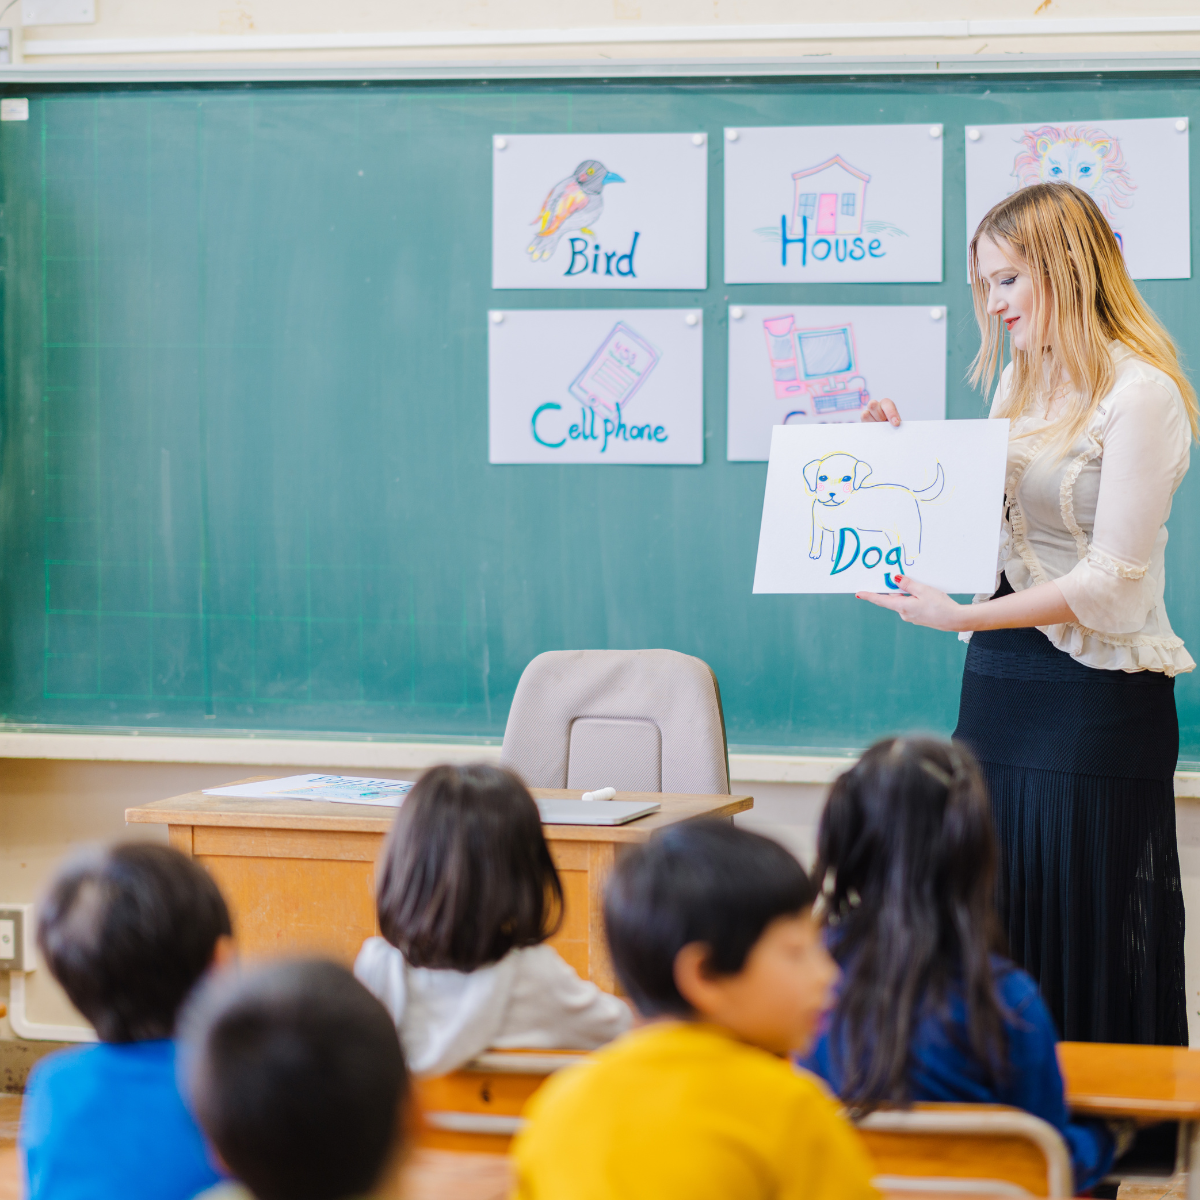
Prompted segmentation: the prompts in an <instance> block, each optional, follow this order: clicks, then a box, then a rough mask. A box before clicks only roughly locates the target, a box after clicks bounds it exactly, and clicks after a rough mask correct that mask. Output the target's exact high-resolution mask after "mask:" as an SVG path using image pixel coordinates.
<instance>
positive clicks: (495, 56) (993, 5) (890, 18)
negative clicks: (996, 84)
mask: <svg viewBox="0 0 1200 1200" xmlns="http://www.w3.org/2000/svg"><path fill="white" fill-rule="evenodd" d="M20 11H21V9H20V6H19V5H15V6H14V7H13V9H12V10H11V12H10V13H9V14H8V15H7V16H6V17H5V18H4V19H3V21H0V24H4V25H9V26H11V27H12V28H13V29H14V30H15V32H14V61H16V62H20V61H23V60H24V61H27V62H29V63H31V64H36V65H67V64H80V65H93V66H95V65H101V64H100V62H99V61H98V60H97V59H96V58H95V57H92V56H85V55H81V54H78V53H76V52H70V51H69V50H68V51H67V52H63V51H62V49H61V48H59V49H56V50H51V51H49V52H48V51H47V49H46V48H44V47H37V43H39V42H45V41H54V42H62V41H67V42H73V41H78V40H84V39H86V40H96V39H100V40H110V39H138V40H142V41H143V42H144V41H145V39H163V38H180V37H204V38H208V39H213V38H215V39H217V42H216V44H214V45H212V46H211V48H209V49H207V50H205V51H204V52H202V53H197V52H196V51H195V49H194V48H192V49H182V50H172V51H171V52H169V53H168V52H163V51H162V49H161V48H160V50H159V52H158V53H130V49H131V47H130V46H128V45H126V46H124V47H115V48H113V49H112V52H111V53H107V54H106V55H105V58H104V61H105V62H107V63H112V64H116V63H128V64H141V65H145V66H149V65H153V64H155V63H172V62H174V63H187V62H200V63H207V64H215V63H250V62H275V63H279V62H327V61H330V60H337V61H347V62H382V61H407V60H411V61H414V62H428V61H437V60H442V61H445V60H454V61H460V62H461V61H472V62H478V61H486V60H514V59H515V60H545V59H564V58H566V59H592V60H598V59H599V60H603V59H612V58H614V57H620V58H651V59H657V58H713V57H717V58H720V57H793V56H798V55H845V56H867V55H897V54H901V55H903V54H915V55H962V54H1012V53H1045V54H1073V53H1091V54H1109V53H1114V52H1115V53H1150V52H1159V51H1171V52H1174V53H1176V54H1178V53H1187V52H1189V51H1191V52H1194V51H1196V50H1197V49H1200V29H1195V28H1194V27H1195V26H1196V24H1197V23H1196V21H1195V19H1194V16H1193V13H1194V9H1193V6H1191V5H1189V4H1188V3H1186V0H1149V2H1145V3H1134V2H1133V0H1042V2H1040V3H1039V0H1024V2H1023V3H1021V4H1020V5H1017V6H1014V5H1012V4H1006V3H1002V2H1001V0H914V2H911V3H906V4H903V5H899V4H896V3H894V0H851V2H849V3H844V4H841V5H838V6H836V7H835V8H832V9H831V8H829V7H827V6H825V5H818V4H813V3H807V4H796V3H794V2H792V0H599V2H598V3H596V4H594V5H588V6H579V5H576V6H568V7H566V8H564V6H563V5H562V4H561V3H557V2H556V0H440V2H439V3H438V4H436V5H431V4H424V3H418V2H417V0H402V2H399V3H397V2H394V0H343V2H341V3H338V4H332V5H331V4H329V3H328V2H326V0H171V2H170V3H169V4H165V3H163V2H162V0H96V21H95V23H94V24H90V25H66V26H61V25H48V26H30V27H28V28H24V29H22V28H21V25H20ZM564 15H566V17H567V20H566V21H565V22H564ZM1189 17H1191V18H1193V19H1192V21H1191V24H1192V26H1193V31H1190V32H1181V31H1180V29H1179V24H1180V20H1181V19H1186V18H1189ZM1113 18H1130V19H1135V20H1136V21H1137V22H1138V24H1137V25H1136V26H1135V27H1134V31H1131V30H1130V29H1128V28H1122V29H1119V30H1115V29H1112V28H1111V25H1109V26H1106V25H1105V24H1104V23H1105V22H1111V20H1112V19H1113ZM830 22H837V23H838V25H839V27H838V28H832V29H830V28H827V29H825V30H819V31H807V32H804V31H801V32H800V36H797V30H796V29H795V27H796V26H798V25H813V24H818V25H828V24H829V23H830ZM968 22H975V23H979V24H977V25H976V26H975V28H974V29H972V28H969V27H968V26H967V23H968ZM564 23H565V24H567V25H569V26H571V27H574V28H584V29H588V30H594V29H601V30H609V29H611V30H612V40H611V41H605V40H598V39H597V37H596V36H594V35H588V37H589V40H588V41H587V42H581V41H579V40H576V41H575V42H574V43H572V42H571V41H570V40H569V39H567V40H561V39H557V38H551V39H550V40H549V41H547V40H546V35H545V31H547V30H553V29H555V28H556V27H560V26H562V25H563V24H564ZM998 23H1002V24H998ZM880 25H883V26H886V28H879V26H880ZM750 26H762V27H765V28H762V29H755V30H750V31H749V33H750V35H751V36H749V37H748V38H747V36H746V32H745V31H746V27H750ZM786 26H791V27H792V29H791V30H789V29H787V28H779V27H786ZM681 27H682V28H683V29H685V30H688V32H686V33H680V32H678V30H679V29H680V28H681ZM772 27H774V28H772ZM672 29H674V30H676V32H675V33H673V34H672V33H671V30H672ZM726 29H727V30H729V31H730V32H729V35H728V36H722V33H723V31H724V30H726ZM1137 30H1141V32H1138V31H1137ZM513 31H535V33H533V34H530V33H526V34H524V36H526V37H530V38H531V39H532V40H535V41H540V42H541V43H542V44H530V43H529V42H520V41H519V40H518V41H514V40H513V39H512V37H511V34H512V33H513ZM664 31H665V32H664ZM739 31H741V32H740V33H739ZM413 32H420V33H425V34H433V33H458V34H464V33H465V34H470V35H472V36H473V40H474V42H475V44H462V39H461V38H460V39H458V40H459V44H457V45H455V44H453V41H451V44H440V45H426V46H419V47H411V46H410V47H407V48H405V47H396V46H392V47H387V46H357V47H356V46H346V45H344V46H341V47H336V48H325V49H320V48H309V49H306V48H302V47H301V48H297V47H291V48H286V49H283V48H275V49H272V48H270V43H269V42H266V43H261V42H260V44H258V45H255V44H252V43H245V42H241V43H239V42H236V41H229V40H228V39H247V38H250V39H264V38H265V39H270V38H272V37H279V36H281V35H296V34H308V35H322V34H326V35H328V34H343V35H345V34H350V35H353V34H360V35H361V34H364V33H373V34H386V33H413ZM599 37H600V38H601V39H602V37H603V35H599ZM710 38H711V40H708V39H710ZM221 39H226V40H225V41H224V42H222V41H221ZM631 39H632V40H631ZM350 40H351V41H353V38H351V39H350ZM26 42H33V43H34V44H35V47H34V48H35V49H36V53H33V52H31V53H28V54H26V52H25V43H26ZM498 42H499V43H500V44H497V43H498ZM76 49H77V48H76ZM93 49H94V47H93ZM142 49H146V46H145V45H143V46H142Z"/></svg>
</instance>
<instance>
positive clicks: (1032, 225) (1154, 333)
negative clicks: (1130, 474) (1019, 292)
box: [968, 183, 1200, 453]
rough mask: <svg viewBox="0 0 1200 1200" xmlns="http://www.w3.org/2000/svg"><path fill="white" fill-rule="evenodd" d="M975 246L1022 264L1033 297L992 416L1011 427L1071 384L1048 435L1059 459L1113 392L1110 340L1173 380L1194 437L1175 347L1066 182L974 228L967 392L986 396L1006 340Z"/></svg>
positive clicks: (1006, 203) (1014, 201)
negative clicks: (974, 340)
mask: <svg viewBox="0 0 1200 1200" xmlns="http://www.w3.org/2000/svg"><path fill="white" fill-rule="evenodd" d="M982 238H991V239H992V240H993V241H994V242H996V244H997V245H998V246H999V247H1000V248H1001V249H1002V250H1007V251H1008V252H1009V253H1010V254H1011V256H1012V257H1013V258H1014V260H1017V261H1019V262H1023V263H1024V265H1025V266H1026V267H1027V269H1028V271H1029V274H1030V277H1031V278H1032V280H1033V288H1034V296H1035V298H1036V306H1035V311H1034V313H1033V314H1032V316H1033V322H1032V323H1033V329H1032V331H1031V333H1030V335H1029V343H1028V346H1027V348H1026V349H1025V350H1018V349H1016V347H1012V348H1011V354H1012V362H1013V372H1012V384H1011V386H1010V387H1009V389H1008V391H1007V393H1006V394H1005V397H1004V402H1003V404H1002V405H1001V408H1000V410H999V411H998V412H997V414H996V415H997V416H1001V417H1009V418H1012V419H1016V418H1017V417H1020V416H1021V415H1022V414H1023V413H1025V412H1026V411H1028V409H1029V408H1030V407H1031V406H1032V405H1033V404H1035V403H1036V402H1037V401H1038V400H1045V399H1046V398H1048V397H1049V395H1050V394H1051V393H1052V392H1053V391H1054V389H1055V388H1057V387H1058V386H1060V385H1061V384H1064V383H1066V382H1068V381H1069V382H1070V383H1071V384H1073V385H1074V393H1073V397H1072V399H1071V400H1070V402H1069V403H1068V406H1067V408H1066V410H1065V411H1064V413H1063V415H1062V416H1061V417H1060V418H1059V419H1058V420H1057V421H1056V422H1055V423H1054V425H1053V426H1052V427H1051V431H1052V439H1051V441H1052V444H1057V445H1058V446H1059V447H1060V448H1061V449H1062V452H1064V453H1065V451H1066V448H1067V447H1069V446H1070V445H1072V444H1073V443H1074V442H1075V440H1076V439H1077V438H1078V437H1079V436H1080V435H1081V434H1082V433H1083V431H1084V430H1085V429H1086V428H1087V426H1088V422H1089V421H1090V420H1091V418H1092V414H1093V413H1094V412H1095V411H1096V407H1097V405H1098V404H1099V403H1100V401H1101V400H1102V399H1103V398H1104V397H1105V396H1106V395H1107V394H1108V393H1109V392H1110V391H1111V390H1112V386H1113V382H1114V380H1115V378H1116V369H1115V368H1114V366H1113V361H1112V356H1111V355H1110V354H1109V349H1108V347H1109V343H1110V342H1114V341H1115V342H1120V343H1121V344H1122V345H1124V346H1128V347H1129V349H1130V350H1132V351H1133V353H1134V354H1136V355H1137V356H1138V357H1139V358H1140V359H1143V360H1144V361H1145V362H1147V363H1149V364H1150V365H1151V366H1152V367H1157V368H1158V369H1159V370H1160V371H1162V372H1163V373H1164V374H1165V375H1168V376H1169V377H1170V378H1171V379H1172V380H1173V381H1174V383H1175V386H1176V387H1178V388H1179V391H1180V394H1181V395H1182V396H1183V403H1184V406H1185V408H1186V409H1187V414H1188V420H1189V421H1190V422H1191V426H1192V436H1193V437H1196V436H1197V435H1198V434H1200V421H1198V409H1197V404H1196V391H1195V389H1194V388H1193V387H1192V385H1191V383H1190V382H1189V380H1188V378H1187V376H1186V375H1185V374H1184V372H1183V367H1182V366H1181V365H1180V363H1179V353H1178V351H1177V350H1176V348H1175V343H1174V342H1173V341H1172V340H1171V336H1170V334H1168V333H1167V331H1166V330H1165V329H1164V328H1163V327H1162V324H1161V323H1160V322H1159V320H1158V318H1157V317H1156V316H1155V315H1154V314H1153V313H1152V312H1151V311H1150V309H1149V307H1147V305H1146V302H1145V301H1144V300H1143V299H1142V297H1141V295H1140V294H1139V292H1138V290H1137V288H1136V287H1134V285H1133V280H1131V279H1130V278H1129V272H1128V270H1127V269H1126V267H1125V259H1124V258H1123V257H1122V255H1121V247H1120V246H1119V245H1118V243H1117V239H1116V236H1115V235H1114V233H1113V231H1112V229H1111V228H1110V226H1109V224H1108V222H1107V221H1106V220H1105V219H1104V214H1103V213H1102V212H1101V211H1100V208H1099V206H1098V205H1097V204H1096V202H1095V201H1094V200H1093V199H1092V197H1091V196H1089V195H1088V194H1087V192H1085V191H1083V189H1082V188H1078V187H1076V186H1075V185H1074V184H1073V183H1035V184H1031V185H1030V186H1029V187H1023V188H1021V189H1020V190H1018V191H1016V192H1014V193H1013V194H1012V195H1011V196H1009V197H1008V198H1007V199H1005V200H1001V201H1000V203H999V204H997V205H996V206H995V207H994V208H993V209H992V210H991V211H990V212H989V213H988V214H987V216H985V217H984V218H983V220H982V221H980V222H979V228H978V229H977V230H976V231H975V236H974V237H973V238H972V239H971V248H970V253H969V256H968V261H969V265H970V273H971V292H972V296H973V298H974V301H975V318H976V320H977V321H978V322H979V331H980V334H981V336H982V342H981V344H980V347H979V353H978V354H977V355H976V356H975V361H974V362H973V363H972V364H971V382H972V383H973V384H974V385H976V386H977V387H980V386H982V387H983V388H984V389H985V390H986V391H989V392H990V391H991V389H992V384H993V381H994V380H995V379H996V377H997V376H998V375H999V374H1000V372H1001V371H1002V370H1003V366H1004V335H1005V333H1006V332H1007V331H1006V329H1005V326H1004V322H1003V320H1002V319H1001V317H1000V316H998V315H996V316H989V315H988V311H987V304H988V285H987V281H986V280H985V279H983V278H982V277H981V275H980V272H979V242H980V239H982Z"/></svg>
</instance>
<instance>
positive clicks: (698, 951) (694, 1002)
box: [673, 942, 713, 1015]
mask: <svg viewBox="0 0 1200 1200" xmlns="http://www.w3.org/2000/svg"><path fill="white" fill-rule="evenodd" d="M710 956H711V950H710V948H709V947H708V946H707V945H705V943H704V942H688V944H687V945H686V946H684V947H683V948H682V949H681V950H680V951H679V953H678V954H676V955H675V966H674V971H673V974H674V976H675V986H676V987H677V988H678V989H679V994H680V995H681V996H682V997H683V998H684V999H685V1000H686V1001H687V1002H688V1004H689V1006H690V1007H692V1008H694V1009H695V1010H696V1012H698V1013H700V1014H701V1015H704V1014H706V1013H707V1012H708V1008H709V1003H708V1001H709V992H710V989H711V987H712V982H713V972H712V967H711V964H710V961H709V959H710Z"/></svg>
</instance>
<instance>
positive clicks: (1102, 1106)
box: [1058, 1042, 1200, 1200]
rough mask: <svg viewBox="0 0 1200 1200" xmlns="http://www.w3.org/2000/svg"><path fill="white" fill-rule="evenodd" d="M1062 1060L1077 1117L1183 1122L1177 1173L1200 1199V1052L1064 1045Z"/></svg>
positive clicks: (1069, 1103) (1070, 1103) (1193, 1197)
mask: <svg viewBox="0 0 1200 1200" xmlns="http://www.w3.org/2000/svg"><path fill="white" fill-rule="evenodd" d="M1058 1061H1059V1065H1060V1066H1061V1068H1062V1074H1063V1083H1064V1085H1065V1087H1066V1093H1067V1106H1068V1107H1069V1108H1070V1109H1071V1111H1072V1112H1073V1113H1076V1114H1077V1115H1079V1116H1081V1117H1083V1116H1094V1117H1133V1118H1135V1119H1136V1120H1138V1121H1141V1122H1143V1123H1146V1124H1150V1123H1152V1122H1154V1121H1178V1122H1179V1153H1178V1156H1177V1169H1178V1170H1184V1171H1187V1173H1188V1181H1187V1195H1188V1200H1200V1051H1198V1050H1187V1049H1185V1048H1184V1047H1182V1046H1123V1045H1108V1044H1105V1043H1101V1042H1060V1043H1059V1047H1058Z"/></svg>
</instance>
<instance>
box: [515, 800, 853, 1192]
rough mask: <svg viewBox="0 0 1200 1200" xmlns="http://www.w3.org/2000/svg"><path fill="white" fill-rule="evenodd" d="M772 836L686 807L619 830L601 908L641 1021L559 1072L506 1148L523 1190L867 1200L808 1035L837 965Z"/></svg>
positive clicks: (803, 885) (798, 876)
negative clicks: (796, 1064)
mask: <svg viewBox="0 0 1200 1200" xmlns="http://www.w3.org/2000/svg"><path fill="white" fill-rule="evenodd" d="M815 898H816V889H815V888H814V887H813V885H812V883H811V881H810V880H809V878H808V876H807V875H806V874H805V873H804V869H803V868H802V867H801V866H800V864H799V863H798V862H797V861H796V860H795V859H794V858H793V857H792V856H791V855H790V854H789V853H788V852H787V851H786V850H785V849H783V847H782V846H780V845H779V844H778V843H776V842H773V841H770V840H769V839H767V838H764V837H760V836H758V835H757V834H753V833H750V832H748V831H746V830H743V829H737V828H735V827H734V826H733V825H731V824H728V823H722V822H716V821H711V822H700V821H697V822H689V823H688V824H686V825H678V826H675V827H673V828H670V829H667V830H664V831H663V832H662V833H660V834H658V835H656V836H655V837H654V838H652V839H651V840H650V841H649V842H648V843H647V844H646V845H644V846H641V847H637V848H634V847H630V848H629V849H628V850H627V851H626V853H625V854H624V855H623V856H622V858H621V859H620V860H619V862H618V864H617V868H616V870H615V871H614V872H613V875H612V877H611V879H610V882H609V885H608V890H607V894H606V896H605V906H604V915H605V922H606V925H607V930H608V939H609V945H610V948H611V951H612V957H613V964H614V966H615V968H616V972H617V977H618V978H619V979H620V981H621V984H622V986H623V987H624V989H625V991H626V992H627V994H628V995H629V997H630V999H631V1000H632V1001H633V1003H634V1005H635V1006H636V1008H637V1009H638V1011H639V1012H640V1013H641V1014H642V1016H643V1017H645V1018H646V1019H647V1022H648V1023H647V1024H646V1025H644V1026H643V1027H642V1028H640V1029H637V1030H634V1031H633V1032H632V1033H629V1034H626V1035H625V1036H624V1037H622V1038H620V1039H618V1040H617V1041H616V1042H614V1043H613V1044H612V1045H611V1046H609V1047H608V1048H606V1049H604V1050H601V1051H599V1052H598V1053H597V1054H595V1055H594V1056H593V1057H592V1058H591V1059H590V1060H589V1061H588V1062H586V1063H584V1064H583V1065H581V1066H578V1067H575V1068H572V1069H570V1070H566V1071H563V1072H561V1073H560V1074H557V1075H555V1076H553V1077H551V1079H550V1080H549V1081H548V1082H547V1083H546V1084H545V1086H544V1087H542V1089H541V1090H540V1091H539V1092H538V1094H537V1095H536V1096H535V1097H534V1098H533V1100H532V1101H531V1102H530V1105H529V1108H528V1110H527V1113H526V1115H527V1117H528V1125H527V1126H526V1128H525V1129H524V1130H523V1131H522V1133H521V1134H520V1135H519V1136H518V1138H517V1140H516V1142H515V1144H514V1147H513V1156H514V1160H515V1165H516V1173H517V1190H516V1195H517V1197H518V1200H760V1198H761V1200H768V1198H770V1200H793V1198H795V1200H800V1198H803V1200H835V1198H836V1200H860V1198H866V1197H873V1196H874V1195H875V1192H874V1189H873V1188H872V1186H871V1182H870V1179H871V1165H870V1161H869V1159H868V1158H867V1154H866V1151H865V1150H864V1148H863V1146H862V1144H861V1142H860V1141H859V1139H858V1135H857V1134H856V1133H855V1132H854V1130H853V1129H852V1128H851V1127H850V1125H849V1124H848V1123H847V1122H846V1121H845V1120H844V1119H843V1118H842V1117H841V1116H840V1115H839V1113H838V1110H837V1106H836V1105H835V1104H834V1102H833V1101H832V1100H830V1099H829V1097H828V1095H827V1094H826V1093H825V1091H824V1090H823V1089H822V1087H821V1085H820V1084H818V1083H817V1082H816V1080H815V1079H813V1078H812V1077H811V1076H809V1075H806V1074H803V1073H800V1072H797V1071H796V1070H795V1069H794V1068H793V1067H792V1066H791V1065H790V1063H789V1062H788V1060H787V1055H789V1054H792V1053H796V1052H799V1051H802V1050H803V1049H804V1048H805V1047H807V1046H808V1044H809V1043H810V1041H811V1040H812V1037H813V1033H814V1031H815V1029H816V1026H817V1023H818V1021H819V1020H820V1018H821V1016H822V1015H823V1013H824V1012H825V1010H826V1009H827V1008H828V1007H829V1004H830V1002H831V993H832V988H833V985H834V982H835V981H836V978H837V968H836V967H835V966H834V964H833V962H832V960H831V959H830V958H829V956H828V955H827V954H826V952H825V949H824V946H823V945H822V942H821V936H820V932H819V930H818V928H817V925H816V923H815V922H814V920H813V916H812V904H813V901H814V900H815Z"/></svg>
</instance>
